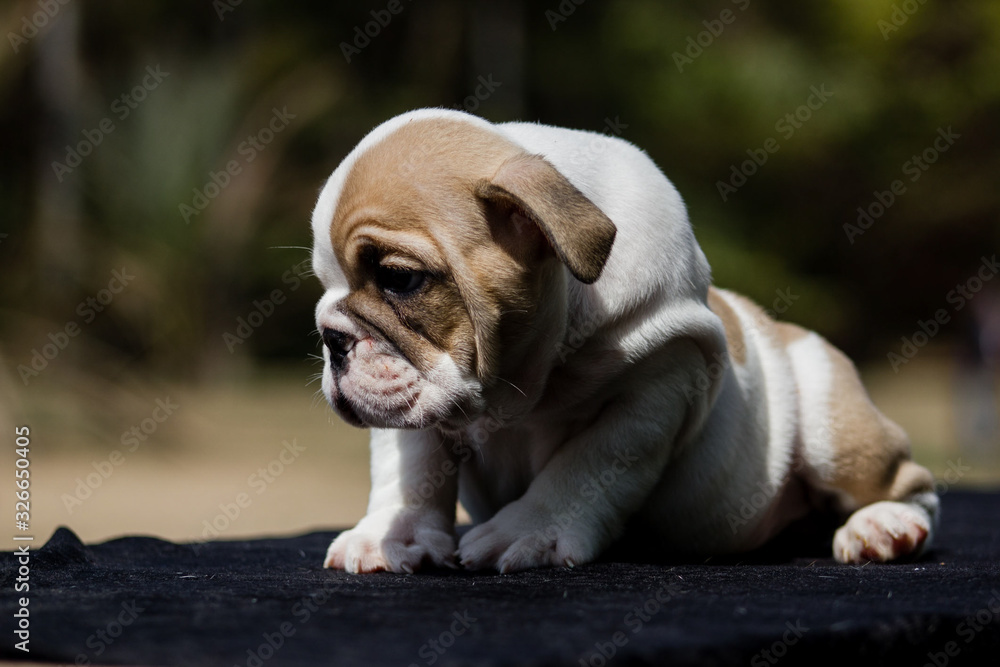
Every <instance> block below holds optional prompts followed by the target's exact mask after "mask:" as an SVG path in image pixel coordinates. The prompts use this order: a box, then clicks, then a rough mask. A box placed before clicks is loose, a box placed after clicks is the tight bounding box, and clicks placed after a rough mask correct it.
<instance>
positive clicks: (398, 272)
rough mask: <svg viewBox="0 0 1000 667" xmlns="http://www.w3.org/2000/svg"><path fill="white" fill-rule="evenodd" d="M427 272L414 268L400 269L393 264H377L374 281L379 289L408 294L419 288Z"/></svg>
mask: <svg viewBox="0 0 1000 667" xmlns="http://www.w3.org/2000/svg"><path fill="white" fill-rule="evenodd" d="M426 279H427V274H426V273H424V272H423V271H416V270H414V269H401V268H399V267H395V266H385V265H382V266H379V267H378V268H377V269H375V283H376V284H377V285H378V288H379V289H380V290H383V291H386V292H392V293H393V294H410V293H412V292H416V291H417V290H418V289H420V288H421V287H422V286H423V284H424V281H425V280H426Z"/></svg>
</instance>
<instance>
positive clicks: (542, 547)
mask: <svg viewBox="0 0 1000 667" xmlns="http://www.w3.org/2000/svg"><path fill="white" fill-rule="evenodd" d="M587 521H588V520H587V518H586V517H583V516H574V515H573V514H572V513H569V512H567V513H563V514H558V513H557V514H553V513H550V512H546V511H544V510H542V509H540V508H538V507H535V506H532V505H530V504H529V503H527V502H525V501H523V500H518V501H516V502H513V503H511V504H510V505H507V506H506V507H504V508H503V509H501V510H500V511H499V512H498V513H497V514H496V516H494V517H493V518H492V519H490V520H489V521H487V522H486V523H483V524H480V525H478V526H476V527H475V528H473V529H472V530H470V531H469V532H468V533H466V534H465V536H464V537H462V539H461V541H460V542H459V546H458V551H459V557H460V559H461V564H462V566H463V567H466V568H468V569H470V570H481V569H486V568H491V567H492V568H496V569H497V570H499V571H500V572H501V573H507V572H517V571H519V570H527V569H530V568H533V567H547V566H553V565H555V566H566V567H573V566H574V565H580V564H582V563H586V562H589V561H591V560H593V559H594V558H596V557H597V555H598V553H599V552H600V546H601V545H599V544H598V543H597V540H595V539H593V538H592V537H591V531H590V530H588V528H589V526H588V524H587Z"/></svg>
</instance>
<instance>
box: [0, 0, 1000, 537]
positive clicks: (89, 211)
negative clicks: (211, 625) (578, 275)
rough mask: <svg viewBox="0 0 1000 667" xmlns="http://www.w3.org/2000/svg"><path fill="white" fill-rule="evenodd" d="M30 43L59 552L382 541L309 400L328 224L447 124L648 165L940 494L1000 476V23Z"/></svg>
mask: <svg viewBox="0 0 1000 667" xmlns="http://www.w3.org/2000/svg"><path fill="white" fill-rule="evenodd" d="M0 25H2V28H3V34H4V35H5V36H6V37H5V41H6V43H5V44H4V45H3V46H2V47H0V95H2V98H3V100H4V104H3V106H2V108H0V124H2V128H3V131H2V135H0V151H2V155H3V160H2V162H0V209H2V211H3V215H2V217H0V267H2V269H0V276H2V280H0V311H2V319H0V336H2V338H0V359H2V361H3V364H2V366H0V373H2V377H0V391H2V394H3V397H4V401H3V405H2V408H0V410H2V412H0V426H2V427H3V431H2V432H3V433H9V434H12V433H13V427H14V424H28V425H30V426H31V428H32V430H33V434H34V436H33V437H34V438H35V440H34V445H33V454H32V456H33V457H34V458H33V465H34V466H35V468H36V472H35V486H34V487H33V488H34V489H35V494H36V495H35V496H34V498H35V499H36V505H35V506H34V507H35V510H34V511H35V517H34V520H35V525H36V526H38V527H39V528H38V530H39V531H40V532H46V531H48V530H49V529H50V528H51V527H53V526H55V525H58V524H68V525H70V526H71V527H73V528H75V529H76V530H77V531H78V532H80V533H81V535H82V536H83V537H85V538H89V539H99V538H103V537H107V536H110V535H115V534H120V533H125V532H149V533H156V534H160V535H164V536H167V537H173V538H194V537H198V536H200V535H203V533H205V528H204V526H205V525H206V523H207V524H208V525H211V524H212V523H213V521H215V520H216V519H217V518H218V517H219V516H220V514H225V513H226V509H227V508H228V507H230V504H231V502H232V501H233V499H234V498H236V496H237V495H238V494H239V493H243V492H247V491H248V489H249V493H250V494H251V495H252V497H253V498H254V499H255V502H254V504H253V505H251V506H249V507H247V508H243V510H242V512H241V513H240V515H239V517H238V518H228V525H225V528H224V530H223V531H220V532H227V534H229V535H238V534H248V533H259V532H262V531H263V532H286V531H294V530H300V529H305V528H308V527H311V526H327V527H331V526H336V525H343V524H346V523H349V522H351V521H353V520H355V519H356V518H357V517H358V516H360V514H361V512H362V511H363V508H364V504H365V500H366V499H365V488H366V484H367V472H366V470H365V467H366V456H367V455H366V452H365V445H364V443H365V435H364V433H363V432H360V431H356V430H353V429H349V428H347V427H346V426H344V425H343V424H341V423H340V422H339V420H337V419H336V417H334V416H332V413H331V411H330V410H329V408H327V407H326V406H325V405H324V404H323V403H322V401H321V400H320V399H318V398H317V397H316V396H315V390H316V389H318V383H314V384H311V385H307V382H308V381H309V379H310V377H313V376H314V375H315V374H316V373H317V372H318V371H319V366H318V364H317V361H316V360H315V358H312V357H310V355H315V354H318V353H319V347H318V345H319V339H318V337H317V336H316V335H315V334H314V332H313V327H314V324H313V316H312V309H313V306H314V303H315V301H316V299H317V298H318V296H319V295H320V289H319V285H318V283H317V282H316V281H315V280H314V279H313V278H311V277H310V276H309V275H308V266H309V263H308V258H309V253H308V247H309V246H310V244H311V239H310V232H309V224H308V221H309V215H310V211H311V208H312V205H313V203H314V201H315V197H316V195H317V193H318V190H319V188H320V187H321V185H322V183H323V181H324V179H325V178H326V176H327V175H328V174H329V173H330V172H331V171H332V170H333V168H334V167H335V166H336V165H337V163H338V162H339V161H340V160H341V159H342V158H343V157H344V156H345V155H346V154H347V152H348V151H349V150H350V149H351V147H352V146H353V145H354V144H355V143H357V141H358V140H359V139H360V138H361V137H362V136H363V135H364V134H365V133H366V132H367V131H368V130H370V129H371V128H372V127H374V126H375V125H377V124H378V123H380V122H381V121H383V120H385V119H387V118H389V117H391V116H393V115H395V114H398V113H401V112H403V111H405V110H408V109H412V108H417V107H425V106H447V107H457V108H464V109H466V110H469V111H472V112H474V113H476V114H479V115H481V116H484V117H485V118H488V119H490V120H493V121H498V122H499V121H506V120H533V121H534V120H537V121H540V122H544V123H548V124H555V125H564V126H569V127H575V128H581V129H588V130H593V131H597V132H611V133H614V134H618V135H619V136H621V137H623V138H624V139H627V140H629V141H631V142H633V143H635V144H637V145H639V146H641V147H642V148H644V149H645V150H646V151H647V152H648V153H649V154H650V155H651V156H652V157H653V159H654V160H656V162H657V163H658V164H659V165H660V166H661V167H662V169H663V170H664V172H665V173H666V174H667V175H668V176H669V177H670V178H671V179H672V180H673V181H674V183H675V184H676V185H677V187H678V189H679V190H680V192H681V193H682V195H683V196H684V198H685V200H686V201H687V203H688V206H689V210H690V215H691V219H692V222H693V224H694V226H695V230H696V233H697V235H698V238H699V240H700V242H701V244H702V246H703V248H704V249H705V252H706V254H707V255H708V258H709V261H710V262H711V263H712V266H713V270H714V275H715V282H716V283H717V284H719V285H721V286H725V287H729V288H732V289H735V290H737V291H740V292H743V293H745V294H747V295H748V296H750V297H752V298H754V299H755V300H757V301H759V302H760V303H762V304H763V305H764V306H765V307H773V308H774V309H775V310H777V311H779V312H780V315H779V316H780V317H781V318H783V319H787V320H790V321H795V322H797V323H800V324H802V325H805V326H807V327H810V328H813V329H816V330H818V331H819V332H820V333H822V334H823V335H825V336H826V337H827V338H829V339H830V340H831V341H833V342H834V343H835V344H837V345H839V346H840V347H842V348H843V349H844V350H845V351H846V352H847V353H848V354H849V355H851V356H852V358H854V359H855V360H856V361H857V362H858V364H859V366H860V367H861V368H862V370H863V371H864V374H865V376H866V380H867V381H868V383H869V386H870V387H871V390H872V394H873V397H874V399H875V401H876V403H878V404H879V405H880V406H881V407H883V408H884V409H885V411H886V412H887V413H888V414H889V415H890V416H892V417H893V418H895V419H897V420H898V421H900V422H901V423H902V424H903V425H904V426H906V427H907V428H908V429H909V431H910V433H911V436H912V439H913V441H914V445H915V449H916V450H917V453H918V458H920V459H921V460H922V461H923V462H925V463H926V464H928V465H929V466H930V467H931V468H932V469H934V470H935V472H937V473H938V474H939V476H940V478H941V479H942V480H943V481H942V485H943V486H942V488H941V490H942V491H947V488H949V487H951V486H954V485H955V484H976V483H995V482H996V481H997V480H998V479H1000V478H998V474H997V469H998V465H997V450H998V446H997V445H998V433H1000V429H998V423H997V422H998V420H997V409H998V399H997V391H996V386H997V360H998V357H1000V280H993V278H995V275H994V274H995V273H996V271H997V269H996V268H995V267H994V268H991V267H993V264H992V263H991V262H990V261H984V259H985V260H991V258H992V257H993V256H994V255H995V253H996V251H997V248H998V245H1000V224H998V221H1000V186H998V183H1000V178H998V177H1000V153H998V151H997V148H998V146H1000V141H998V139H1000V136H998V133H1000V123H998V121H1000V75H998V73H1000V4H998V3H996V2H992V1H991V0H955V1H938V0H935V1H926V2H921V1H919V0H905V1H903V2H900V1H898V0H897V1H891V0H832V1H831V2H826V3H813V4H810V3H802V2H799V1H792V0H776V1H772V2H767V3H764V2H756V1H752V0H735V1H731V0H717V1H714V2H693V1H684V2H671V3H666V2H653V1H651V0H623V1H620V2H613V3H610V2H597V1H596V0H591V1H590V2H579V3H574V2H572V1H571V0H550V1H549V2H531V1H528V0H523V1H521V2H504V3H499V2H493V3H490V2H485V1H480V2H459V1H457V0H420V1H419V2H411V1H410V0H391V1H387V0H375V1H373V2H341V3H328V2H318V1H311V2H296V3H279V2H274V1H257V2H255V1H252V0H245V1H242V2H240V1H238V0H215V1H214V2H212V1H209V0H204V1H202V2H193V1H179V2H178V1H173V2H166V1H164V0H156V1H152V2H144V3H134V2H124V1H117V2H101V3H84V2H68V3H67V4H59V2H58V0H34V1H27V2H7V3H5V4H4V5H3V6H2V8H0ZM935 142H936V143H935ZM935 318H936V319H935ZM893 355H896V356H893ZM165 398H170V400H172V401H174V402H175V403H177V404H179V405H180V408H178V409H176V410H174V411H171V413H170V414H169V415H166V416H165V417H164V411H163V410H162V409H161V410H160V411H159V412H157V411H156V410H157V407H158V404H157V400H160V401H163V400H164V399H165ZM159 417H164V419H162V420H161V419H159ZM134 428H138V429H139V434H141V437H140V435H139V434H137V433H136V432H134V431H133V430H132V429H134ZM130 433H131V434H132V436H133V437H128V436H129V434H130ZM9 439H10V440H11V441H12V440H13V436H12V435H11V436H10V438H9ZM292 440H296V441H297V442H298V443H299V446H302V447H305V448H306V449H305V450H304V452H303V453H302V454H301V458H296V459H295V462H294V464H285V463H283V464H282V466H281V468H282V471H281V474H280V475H273V474H272V475H271V477H272V480H271V481H269V482H267V483H266V485H265V486H264V491H266V492H267V493H266V495H265V493H264V491H261V492H260V494H259V497H258V496H257V495H256V494H257V490H258V488H260V487H257V486H255V484H254V482H253V481H251V477H252V476H253V475H254V474H255V472H256V471H258V470H260V469H265V470H266V469H267V464H269V463H271V462H273V461H275V460H279V459H278V458H277V457H278V456H279V454H280V452H281V451H283V445H282V442H285V441H289V442H290V441H292ZM133 447H134V448H133ZM130 448H132V449H130ZM116 451H117V452H119V454H121V459H122V460H121V462H119V463H115V462H114V461H118V460H119V458H118V457H115V456H114V452H116ZM286 458H287V457H286ZM112 459H114V460H113V461H112ZM11 460H13V457H12V456H11ZM302 461H306V462H302ZM105 463H107V464H108V465H111V468H110V469H109V468H107V466H106V465H103V464H105ZM261 466H264V467H263V468H261ZM108 470H111V472H110V473H109V474H107V475H104V474H103V473H102V471H104V472H107V471H108ZM274 470H277V467H273V466H272V473H273V471H274ZM94 474H97V475H98V477H96V478H95V477H94V476H93V475H94ZM279 477H280V478H279ZM98 479H99V480H100V483H99V484H98V483H97V480H98ZM256 479H260V477H258V478H256ZM81 484H82V486H81ZM88 490H89V491H90V493H89V494H88V493H87V491H88ZM82 496H86V497H82ZM74 499H75V500H76V501H79V502H74ZM226 523H227V522H226V521H218V522H217V524H218V525H219V526H222V525H223V524H226Z"/></svg>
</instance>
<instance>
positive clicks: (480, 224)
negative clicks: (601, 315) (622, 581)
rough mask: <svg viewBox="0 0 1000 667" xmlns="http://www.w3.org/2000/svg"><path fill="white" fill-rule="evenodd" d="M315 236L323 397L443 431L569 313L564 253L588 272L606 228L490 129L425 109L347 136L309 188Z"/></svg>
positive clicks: (462, 421)
mask: <svg viewBox="0 0 1000 667" xmlns="http://www.w3.org/2000/svg"><path fill="white" fill-rule="evenodd" d="M313 235H314V246H315V247H314V253H313V264H314V269H315V273H316V275H317V276H318V277H319V278H320V280H321V281H322V282H323V285H324V287H325V288H326V293H325V294H324V295H323V297H322V298H321V299H320V301H319V304H318V305H317V309H316V321H317V326H318V327H319V331H320V334H321V336H322V338H323V343H324V351H323V353H324V359H325V361H326V363H325V368H324V373H323V391H324V393H325V394H326V396H327V398H328V399H329V400H330V403H331V404H332V405H333V406H334V408H335V409H336V410H337V411H338V412H339V413H340V415H341V416H342V417H343V418H344V419H345V420H346V421H348V422H349V423H352V424H354V425H357V426H377V427H388V428H426V427H430V426H439V427H441V428H444V429H447V430H453V429H458V428H461V427H462V426H464V425H466V424H468V423H470V422H471V421H473V420H475V419H476V418H477V417H478V416H480V415H481V414H482V412H483V411H484V409H485V405H486V403H487V402H488V401H489V400H490V396H489V392H490V388H491V387H492V386H493V385H495V384H496V382H497V379H498V373H499V371H500V369H501V368H502V367H509V366H510V365H511V364H512V363H513V364H516V362H517V360H518V359H521V358H524V357H525V355H526V353H527V351H528V350H530V349H531V347H532V344H533V343H537V342H540V341H537V340H536V339H537V338H538V337H539V336H544V335H545V331H546V329H545V327H546V322H547V321H550V320H555V319H559V318H562V321H564V320H565V311H563V312H562V313H558V312H556V310H557V309H554V308H552V307H551V306H546V301H547V300H548V299H550V295H551V289H552V286H553V284H554V283H558V282H559V281H561V280H563V277H562V275H563V273H564V271H563V270H562V268H561V266H560V264H561V265H564V266H565V267H566V268H567V269H568V270H569V273H570V274H571V275H572V276H573V277H574V278H575V279H577V280H580V281H583V282H585V283H591V282H593V281H595V280H597V278H598V276H599V275H600V273H601V270H602V268H603V266H604V263H605V261H606V259H607V257H608V254H609V252H610V250H611V245H612V242H613V241H614V236H615V227H614V225H613V224H612V222H611V221H610V220H609V219H608V218H607V217H606V216H605V215H604V214H603V213H602V212H601V211H600V210H599V209H598V208H597V207H596V206H595V205H594V204H593V203H591V202H590V201H589V200H588V199H587V198H586V197H585V196H584V195H583V194H582V193H580V191H579V190H577V189H576V188H575V187H574V186H573V185H572V184H571V183H570V182H569V181H568V180H567V179H566V178H565V177H564V176H563V175H562V174H560V173H559V171H557V170H556V169H555V168H554V167H553V166H552V165H551V164H550V163H549V162H547V161H546V160H545V159H543V158H542V157H540V156H537V155H532V154H530V153H528V152H526V151H525V150H524V149H522V148H520V147H519V146H518V145H516V144H515V143H513V142H512V141H510V140H509V139H507V138H506V137H504V135H503V134H502V132H501V131H499V130H498V129H497V128H496V127H494V126H492V125H490V124H489V123H487V122H485V121H482V120H480V119H477V118H475V117H472V116H469V115H467V114H463V113H459V112H448V111H442V110H428V111H423V112H413V113H410V114H406V115H404V116H400V117H397V118H395V119H393V120H390V121H388V122H387V123H385V124H383V125H382V126H380V127H378V128H376V129H375V130H374V131H373V132H372V133H371V134H369V135H368V136H367V137H366V138H365V139H364V140H363V141H362V142H361V143H360V144H359V145H358V147H357V148H355V150H354V151H353V152H352V153H351V154H350V155H349V156H348V157H347V158H346V159H345V160H344V162H343V163H342V164H341V165H340V166H339V167H338V168H337V169H336V170H335V171H334V173H333V175H332V176H331V177H330V179H329V181H328V182H327V184H326V186H325V187H324V189H323V191H322V193H321V194H320V198H319V201H318V203H317V205H316V209H315V211H314V213H313ZM560 287H561V289H565V287H564V285H560ZM544 344H547V345H549V346H554V344H555V342H554V341H552V340H548V341H545V343H544ZM505 379H506V378H505Z"/></svg>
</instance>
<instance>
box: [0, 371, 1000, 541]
mask: <svg viewBox="0 0 1000 667" xmlns="http://www.w3.org/2000/svg"><path fill="white" fill-rule="evenodd" d="M307 375H308V373H307V372H303V371H302V370H301V368H297V369H291V370H290V369H279V370H277V371H269V372H264V373H259V374H256V375H254V376H253V377H247V378H245V379H243V380H241V381H235V380H231V381H228V382H219V383H216V384H212V385H198V386H164V385H162V384H156V385H153V384H151V383H144V382H142V381H141V380H136V379H135V378H132V379H131V380H129V381H128V382H123V383H119V384H113V385H107V386H105V385H99V386H91V385H89V384H88V381H87V380H79V381H78V382H77V383H76V384H74V382H73V381H66V382H64V383H60V382H55V381H52V382H50V385H51V386H48V387H47V388H46V391H44V392H39V391H32V392H20V393H17V392H16V390H17V389H20V387H16V388H12V387H11V386H9V385H10V383H8V386H7V388H6V390H5V391H4V393H6V394H7V395H8V397H9V396H12V395H13V399H12V402H9V403H8V405H9V406H13V409H9V410H7V411H5V412H4V414H3V415H0V422H2V423H0V427H2V431H0V432H2V433H4V434H5V435H4V436H3V437H4V438H6V439H7V440H8V447H7V449H8V453H7V454H6V455H5V461H4V466H3V469H4V470H5V471H7V472H5V473H3V474H5V475H10V476H11V478H12V477H13V470H14V464H13V460H14V455H13V452H12V451H11V450H12V449H13V447H14V436H13V428H14V425H15V424H18V425H19V424H27V425H29V426H30V427H31V429H32V436H31V437H32V440H31V446H30V460H31V467H30V471H31V482H32V486H31V494H32V495H31V530H30V533H31V534H34V535H35V536H36V540H45V539H48V537H49V535H51V533H52V531H53V530H55V528H56V527H58V526H68V527H70V528H71V529H72V530H74V531H75V532H76V533H77V534H78V535H79V536H80V537H81V538H83V539H84V540H85V541H88V542H95V541H103V540H106V539H110V538H114V537H117V536H121V535H126V534H128V535H134V534H146V535H155V536H158V537H162V538H165V539H170V540H197V539H203V538H206V537H211V538H216V537H217V538H221V539H226V538H237V537H242V536H263V535H289V534H295V533H301V532H306V531H310V530H317V529H333V528H338V527H344V526H350V525H352V524H353V523H354V522H356V521H357V520H358V519H359V518H360V517H361V516H362V515H363V514H364V510H365V506H366V502H367V494H368V488H369V482H368V452H367V434H366V433H365V432H364V431H361V430H358V429H354V428H352V427H349V426H347V425H345V424H343V423H342V422H341V421H340V420H339V419H338V418H337V417H336V416H334V415H333V413H332V411H331V410H330V409H329V407H328V406H327V405H326V404H325V403H323V402H321V401H319V400H318V399H317V397H316V396H315V391H316V388H317V385H315V384H313V385H311V386H306V376H307ZM953 376H954V373H953V369H952V368H951V366H950V365H949V363H948V361H947V358H946V357H935V356H933V355H931V354H930V353H926V354H924V355H923V356H922V357H919V358H917V359H914V361H913V362H911V363H910V364H909V365H908V366H907V367H906V368H905V372H901V373H900V374H898V375H897V374H893V373H892V372H891V371H890V370H888V369H887V368H885V367H883V368H881V369H879V370H878V371H876V372H872V373H867V374H866V380H867V382H868V385H869V387H870V390H871V393H872V395H873V398H874V400H875V402H876V403H877V404H878V405H880V406H881V407H882V408H883V409H884V411H885V412H886V413H887V414H889V415H890V416H891V417H893V418H894V419H896V420H897V421H899V422H900V423H901V424H902V425H903V426H904V427H906V428H907V429H908V430H909V432H910V433H911V436H912V439H913V441H914V445H915V450H916V455H917V459H918V460H919V461H921V462H922V463H924V464H925V465H928V467H930V468H931V469H932V470H933V471H934V472H935V473H936V474H938V475H939V476H940V478H941V480H942V490H947V489H949V488H954V487H955V486H956V485H961V486H970V485H972V486H975V485H983V484H997V483H1000V474H998V472H1000V466H998V461H997V456H996V451H997V448H996V444H995V443H994V444H993V446H992V448H989V451H987V452H986V453H985V455H984V454H982V453H980V454H975V452H972V453H970V452H963V451H962V450H961V449H960V446H959V443H958V438H957V436H956V429H955V421H956V416H955V411H956V408H955V398H954V393H953V392H954V383H953V381H952V379H953ZM15 381H16V378H15ZM39 396H43V397H44V398H38V397H39ZM157 401H160V403H159V404H158V403H157ZM174 406H175V407H174ZM158 407H159V410H158V409H157V408H158ZM168 411H169V412H170V414H169V415H168V414H166V413H167V412H168ZM156 418H162V420H161V421H157V420H156ZM133 427H135V428H136V429H137V434H139V435H141V436H142V437H143V438H144V439H143V440H139V437H138V435H136V436H133V435H132V433H131V430H132V428H133ZM144 429H145V430H144ZM8 434H9V435H8ZM11 505H12V501H11ZM5 507H8V505H7V501H5ZM10 509H11V510H13V508H12V507H10ZM13 532H15V531H13V530H12V533H13Z"/></svg>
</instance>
